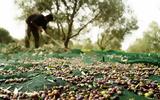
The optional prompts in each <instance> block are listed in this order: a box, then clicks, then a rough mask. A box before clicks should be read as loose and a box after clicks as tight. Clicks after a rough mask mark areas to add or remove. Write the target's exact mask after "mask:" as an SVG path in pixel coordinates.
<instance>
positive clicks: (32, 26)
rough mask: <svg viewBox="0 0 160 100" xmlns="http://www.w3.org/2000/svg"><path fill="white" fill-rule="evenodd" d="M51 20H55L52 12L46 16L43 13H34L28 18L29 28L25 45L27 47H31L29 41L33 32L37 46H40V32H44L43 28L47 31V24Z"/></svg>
mask: <svg viewBox="0 0 160 100" xmlns="http://www.w3.org/2000/svg"><path fill="white" fill-rule="evenodd" d="M50 21H53V16H52V14H49V15H46V16H44V15H42V14H33V15H30V16H29V17H28V18H27V19H26V23H27V30H26V37H25V46H26V47H27V48H29V47H30V43H29V41H30V37H31V33H32V34H33V37H34V41H35V48H38V47H39V37H40V36H39V32H42V29H43V30H44V31H45V32H46V29H47V24H48V23H49V22H50ZM46 33H47V32H46Z"/></svg>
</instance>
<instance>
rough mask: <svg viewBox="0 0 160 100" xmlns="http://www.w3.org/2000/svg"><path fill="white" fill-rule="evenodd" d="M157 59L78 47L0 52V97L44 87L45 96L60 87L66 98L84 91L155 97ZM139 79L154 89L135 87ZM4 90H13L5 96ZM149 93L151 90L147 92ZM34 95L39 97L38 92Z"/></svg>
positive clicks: (159, 78)
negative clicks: (58, 51)
mask: <svg viewBox="0 0 160 100" xmlns="http://www.w3.org/2000/svg"><path fill="white" fill-rule="evenodd" d="M159 58H160V54H158V53H125V52H122V51H114V50H110V51H81V50H79V49H74V50H71V51H69V52H65V53H52V52H51V53H44V52H41V51H40V52H35V53H33V52H20V53H17V54H9V55H5V54H0V99H1V97H2V96H3V97H4V96H8V95H9V96H13V94H15V91H18V92H19V91H22V92H24V93H25V92H27V93H28V92H33V91H43V92H44V90H46V91H47V93H46V95H47V96H49V95H50V92H49V91H53V90H58V91H59V92H60V90H61V89H62V90H63V91H61V93H62V94H63V97H67V96H66V93H67V94H71V95H70V96H69V97H75V98H78V96H79V95H82V96H84V95H85V94H86V96H87V97H88V98H89V97H90V96H91V95H96V94H97V95H98V96H99V98H100V97H106V98H110V99H115V98H119V99H120V100H129V99H135V100H148V99H153V100H154V99H158V98H159V97H160V90H159V87H160V85H159V84H160V69H159V66H160V59H159ZM117 62H118V63H117ZM120 63H122V64H120ZM155 65H156V66H155ZM137 73H139V74H137ZM143 79H145V80H143ZM141 80H142V81H141ZM127 82H130V83H127ZM141 82H143V83H144V84H145V85H144V87H148V85H152V83H154V86H155V87H154V88H153V89H154V90H153V89H152V87H151V90H150V89H148V88H146V91H144V90H143V89H141V87H140V86H139V85H141V84H142V83H141ZM62 87H63V88H62ZM6 89H7V90H8V91H10V92H13V93H12V94H7V95H5V92H4V90H6ZM48 89H49V90H48ZM114 89H115V90H114ZM112 90H114V92H113V93H112ZM46 91H45V92H46ZM73 91H74V92H73ZM120 91H121V92H122V93H121V92H120ZM70 92H73V93H70ZM95 92H96V94H95ZM150 92H152V93H151V94H148V93H150ZM139 93H141V94H142V95H139ZM153 93H154V94H155V95H153ZM2 94H3V95H2ZM121 94H123V95H121ZM53 95H54V94H52V96H53ZM77 95H78V96H77ZM38 96H39V97H40V98H41V99H42V97H41V93H39V94H38ZM91 97H92V99H93V98H94V96H91ZM146 97H151V98H146ZM26 98H27V97H26ZM29 98H31V97H29ZM83 98H85V97H83ZM95 98H96V97H95ZM97 98H98V97H97ZM101 99H102V98H101ZM102 100H103V99H102Z"/></svg>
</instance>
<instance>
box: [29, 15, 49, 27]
mask: <svg viewBox="0 0 160 100" xmlns="http://www.w3.org/2000/svg"><path fill="white" fill-rule="evenodd" d="M26 23H27V24H28V26H30V27H31V28H32V27H33V28H36V27H35V26H34V25H33V24H36V25H37V26H41V27H42V28H43V29H44V30H46V28H47V23H48V22H47V21H46V20H45V16H43V15H42V14H33V15H31V16H29V17H28V18H27V19H26Z"/></svg>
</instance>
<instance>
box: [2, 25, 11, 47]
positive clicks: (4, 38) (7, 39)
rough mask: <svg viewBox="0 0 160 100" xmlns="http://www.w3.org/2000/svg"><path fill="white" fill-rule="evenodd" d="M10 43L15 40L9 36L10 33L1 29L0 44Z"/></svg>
mask: <svg viewBox="0 0 160 100" xmlns="http://www.w3.org/2000/svg"><path fill="white" fill-rule="evenodd" d="M10 42H13V38H12V37H11V36H10V35H9V32H8V31H7V30H6V29H4V28H0V43H4V44H8V43H10Z"/></svg>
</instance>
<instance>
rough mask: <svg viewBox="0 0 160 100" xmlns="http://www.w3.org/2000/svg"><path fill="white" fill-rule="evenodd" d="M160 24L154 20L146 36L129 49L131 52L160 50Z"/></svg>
mask: <svg viewBox="0 0 160 100" xmlns="http://www.w3.org/2000/svg"><path fill="white" fill-rule="evenodd" d="M159 33H160V26H159V25H158V24H157V23H156V22H152V23H151V24H150V26H149V28H148V30H147V31H145V32H144V36H143V38H141V39H137V40H136V42H135V43H134V44H133V45H131V46H130V47H129V49H128V51H130V52H160V34H159Z"/></svg>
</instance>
